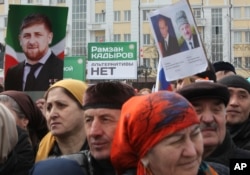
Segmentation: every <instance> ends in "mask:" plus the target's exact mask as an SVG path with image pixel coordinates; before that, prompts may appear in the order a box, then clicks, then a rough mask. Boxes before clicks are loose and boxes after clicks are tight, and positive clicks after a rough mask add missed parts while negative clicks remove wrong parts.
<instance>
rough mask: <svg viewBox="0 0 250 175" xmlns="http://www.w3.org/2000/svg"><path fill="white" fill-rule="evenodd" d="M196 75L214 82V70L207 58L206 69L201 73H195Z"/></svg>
mask: <svg viewBox="0 0 250 175" xmlns="http://www.w3.org/2000/svg"><path fill="white" fill-rule="evenodd" d="M196 76H198V77H200V78H208V79H209V80H212V81H214V82H216V75H215V70H214V67H213V64H212V63H211V62H210V61H209V60H208V66H207V69H206V70H205V71H203V72H201V73H198V74H196Z"/></svg>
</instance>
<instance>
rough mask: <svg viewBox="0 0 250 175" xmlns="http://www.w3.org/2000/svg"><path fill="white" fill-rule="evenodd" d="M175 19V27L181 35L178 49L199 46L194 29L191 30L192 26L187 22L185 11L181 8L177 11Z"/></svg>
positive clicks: (183, 49)
mask: <svg viewBox="0 0 250 175" xmlns="http://www.w3.org/2000/svg"><path fill="white" fill-rule="evenodd" d="M175 20H176V24H177V27H178V29H179V31H180V33H181V35H182V38H181V39H182V43H181V45H180V50H181V51H186V50H191V49H194V48H197V47H199V40H198V36H197V34H196V33H195V31H193V30H192V26H191V25H190V23H189V22H188V18H187V16H186V13H185V12H184V11H183V10H181V11H179V12H177V13H176V16H175Z"/></svg>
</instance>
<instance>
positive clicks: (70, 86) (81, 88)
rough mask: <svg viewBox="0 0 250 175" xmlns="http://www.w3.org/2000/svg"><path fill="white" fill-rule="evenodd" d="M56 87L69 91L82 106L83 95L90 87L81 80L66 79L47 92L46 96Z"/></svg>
mask: <svg viewBox="0 0 250 175" xmlns="http://www.w3.org/2000/svg"><path fill="white" fill-rule="evenodd" d="M55 87H62V88H65V89H66V90H67V91H69V92H70V93H71V94H72V95H73V96H74V97H75V98H76V100H77V101H78V102H79V103H80V105H82V99H83V95H84V93H85V91H86V89H87V87H88V85H87V84H86V83H84V82H83V81H80V80H75V79H64V80H60V81H57V82H56V83H55V84H53V85H52V86H51V87H50V88H49V89H48V91H47V92H46V95H45V96H47V94H48V92H49V91H50V90H51V89H52V88H55Z"/></svg>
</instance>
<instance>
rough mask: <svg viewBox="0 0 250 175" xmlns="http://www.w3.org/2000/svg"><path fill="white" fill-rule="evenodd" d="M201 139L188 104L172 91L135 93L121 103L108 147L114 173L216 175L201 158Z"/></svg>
mask: <svg viewBox="0 0 250 175" xmlns="http://www.w3.org/2000/svg"><path fill="white" fill-rule="evenodd" d="M202 153H203V140H202V135H201V131H200V128H199V119H198V117H197V115H196V112H195V110H194V109H193V107H192V106H191V104H190V103H189V102H188V101H187V100H186V99H185V98H183V97H181V96H179V95H178V94H176V93H174V92H168V91H160V92H156V93H152V94H150V95H147V96H137V97H133V98H131V99H130V100H128V101H127V102H126V103H125V104H124V105H123V107H122V111H121V118H120V120H119V123H118V125H117V128H116V133H115V137H114V139H113V145H112V149H111V161H112V163H113V165H114V167H115V169H116V170H117V173H118V175H121V174H123V173H125V172H126V171H127V170H129V169H134V168H136V169H137V175H197V174H198V175H206V174H208V173H210V175H216V174H217V173H216V172H215V170H214V169H212V168H211V167H210V166H208V165H207V164H205V163H204V162H202Z"/></svg>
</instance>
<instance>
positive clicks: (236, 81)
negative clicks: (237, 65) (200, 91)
mask: <svg viewBox="0 0 250 175" xmlns="http://www.w3.org/2000/svg"><path fill="white" fill-rule="evenodd" d="M218 83H220V84H223V85H225V86H227V87H233V88H242V89H245V90H246V91H247V92H248V93H249V94H250V83H249V82H248V81H247V79H245V78H244V77H242V76H240V75H229V76H226V77H224V78H222V79H220V80H219V81H218Z"/></svg>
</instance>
